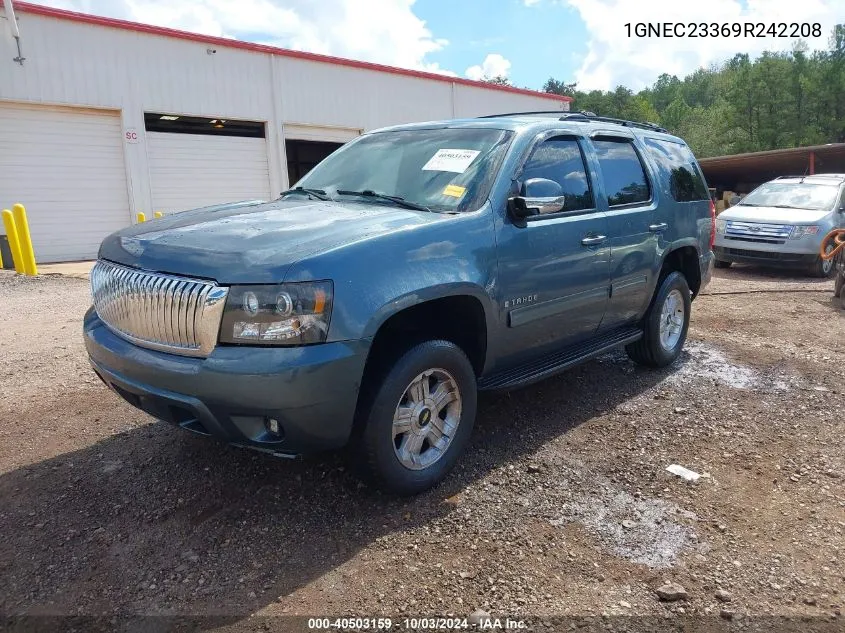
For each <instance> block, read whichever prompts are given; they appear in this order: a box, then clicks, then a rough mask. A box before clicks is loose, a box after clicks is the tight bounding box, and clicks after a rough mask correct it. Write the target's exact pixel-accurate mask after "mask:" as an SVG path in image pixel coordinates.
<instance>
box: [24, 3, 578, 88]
mask: <svg viewBox="0 0 845 633" xmlns="http://www.w3.org/2000/svg"><path fill="white" fill-rule="evenodd" d="M15 8H16V9H17V10H18V11H20V12H22V13H34V14H36V15H45V16H48V17H51V18H58V19H60V20H71V21H74V22H83V23H85V24H95V25H97V26H105V27H110V28H115V29H124V30H126V31H136V32H138V33H149V34H151V35H161V36H164V37H175V38H178V39H182V40H189V41H192V42H202V43H204V44H214V45H216V46H230V47H232V48H240V49H243V50H247V51H255V52H258V53H271V54H274V55H281V56H284V57H293V58H295V59H305V60H308V61H312V62H321V63H324V64H335V65H337V66H349V67H350V68H361V69H364V70H375V71H378V72H384V73H392V74H394V75H405V76H407V77H417V78H419V79H433V80H435V81H444V82H450V83H451V82H454V83H456V84H461V85H464V86H472V87H475V88H484V89H487V90H499V91H501V92H512V93H515V94H522V95H530V96H532V97H540V98H542V99H549V100H552V101H566V102H569V101H572V97H566V96H562V95H554V94H549V93H547V92H539V91H536V90H527V89H525V88H514V87H513V86H498V85H495V84H489V83H485V82H483V81H472V80H471V79H464V78H463V77H449V76H446V75H438V74H436V73H430V72H425V71H421V70H410V69H406V68H397V67H395V66H385V65H384V64H375V63H372V62H362V61H358V60H355V59H345V58H343V57H333V56H331V55H319V54H317V53H306V52H302V51H293V50H290V49H287V48H278V47H276V46H267V45H265V44H254V43H252V42H242V41H240V40H233V39H228V38H225V37H215V36H212V35H201V34H199V33H189V32H188V31H180V30H178V29H170V28H165V27H161V26H153V25H151V24H140V23H138V22H130V21H128V20H118V19H115V18H106V17H103V16H99V15H90V14H88V13H79V12H76V11H67V10H65V9H55V8H53V7H45V6H43V5H40V4H31V3H29V2H15Z"/></svg>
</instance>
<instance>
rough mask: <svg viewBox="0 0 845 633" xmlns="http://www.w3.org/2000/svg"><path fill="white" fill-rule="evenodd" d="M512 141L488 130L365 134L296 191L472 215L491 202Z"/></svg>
mask: <svg viewBox="0 0 845 633" xmlns="http://www.w3.org/2000/svg"><path fill="white" fill-rule="evenodd" d="M512 137H513V132H508V131H505V130H493V129H487V128H483V129H482V128H444V129H437V130H431V129H418V130H401V131H394V132H376V133H374V134H367V135H365V136H362V137H360V138H359V139H356V140H355V141H353V142H351V143H349V144H348V145H345V146H344V147H342V148H341V149H339V150H337V151H336V152H335V153H333V154H331V155H330V156H329V157H328V158H326V159H325V160H324V161H323V162H321V163H320V164H319V165H317V166H316V167H315V168H314V169H312V170H311V171H310V172H309V173H308V174H307V175H306V176H305V177H304V178H302V180H300V181H299V182H298V183H296V186H297V187H304V188H308V189H312V190H314V189H318V190H322V191H325V192H326V194H328V195H329V196H330V197H332V198H343V197H347V196H350V195H352V194H351V193H350V192H364V191H369V192H375V193H377V194H384V195H388V196H399V197H401V198H404V199H405V200H407V201H409V202H412V203H416V204H417V205H423V206H425V207H427V208H428V209H430V210H432V211H441V212H455V211H474V210H475V209H478V208H479V207H480V206H481V205H482V204H483V203H484V201H485V200H486V199H487V196H488V194H489V193H490V187H491V186H492V184H493V181H494V179H495V177H496V173H497V172H498V170H499V166H500V165H501V162H502V158H503V157H504V155H505V152H506V151H507V148H508V145H509V144H510V141H511V138H512ZM338 192H343V193H338ZM361 199H366V200H367V201H368V202H373V201H379V199H378V198H374V197H372V196H369V197H367V198H363V197H362V198H361ZM380 202H381V203H384V204H393V203H391V202H390V201H388V200H384V199H382V200H381V201H380Z"/></svg>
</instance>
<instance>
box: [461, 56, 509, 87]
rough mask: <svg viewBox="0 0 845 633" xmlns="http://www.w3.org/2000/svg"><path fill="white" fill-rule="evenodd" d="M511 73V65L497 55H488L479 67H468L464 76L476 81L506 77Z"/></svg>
mask: <svg viewBox="0 0 845 633" xmlns="http://www.w3.org/2000/svg"><path fill="white" fill-rule="evenodd" d="M510 71H511V63H510V61H508V60H507V59H505V58H504V57H502V56H501V55H499V53H490V54H489V55H487V57H485V58H484V61H483V62H481V65H480V66H479V65H475V66H470V67H469V68H467V69H466V73H465V74H466V76H467V77H469V78H470V79H475V80H476V81H478V80H480V79H485V78H493V77H507V76H508V74H509V73H510Z"/></svg>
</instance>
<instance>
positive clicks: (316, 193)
mask: <svg viewBox="0 0 845 633" xmlns="http://www.w3.org/2000/svg"><path fill="white" fill-rule="evenodd" d="M289 193H304V194H307V195H309V196H311V197H312V198H317V200H331V199H332V198H331V196H329V194H327V193H326V192H325V191H323V190H322V189H308V188H306V187H294V188H293V189H288V190H287V191H283V192H282V194H281V196H279V197H280V198H281V197H282V196H284V195H286V194H289Z"/></svg>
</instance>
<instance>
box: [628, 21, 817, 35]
mask: <svg viewBox="0 0 845 633" xmlns="http://www.w3.org/2000/svg"><path fill="white" fill-rule="evenodd" d="M623 26H624V27H625V33H626V35H627V37H660V38H673V37H755V38H756V37H821V36H822V25H821V23H819V22H812V23H810V22H771V23H766V22H626V23H625V24H624V25H623Z"/></svg>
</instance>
